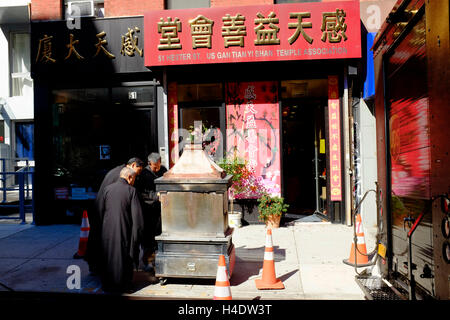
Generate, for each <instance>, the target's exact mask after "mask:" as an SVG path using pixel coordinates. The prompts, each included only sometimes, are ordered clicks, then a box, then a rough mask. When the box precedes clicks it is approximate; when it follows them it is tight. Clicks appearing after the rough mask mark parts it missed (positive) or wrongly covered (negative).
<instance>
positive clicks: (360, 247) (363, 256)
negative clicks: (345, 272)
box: [343, 213, 371, 267]
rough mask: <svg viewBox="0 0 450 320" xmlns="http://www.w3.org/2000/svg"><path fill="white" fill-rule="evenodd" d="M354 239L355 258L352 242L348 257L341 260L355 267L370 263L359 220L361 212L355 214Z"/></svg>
mask: <svg viewBox="0 0 450 320" xmlns="http://www.w3.org/2000/svg"><path fill="white" fill-rule="evenodd" d="M355 228H356V237H357V238H356V239H357V246H356V248H357V250H356V259H355V242H352V248H351V249H350V258H348V259H345V260H344V261H343V262H344V263H345V264H348V265H350V266H355V264H356V266H357V267H367V266H369V265H371V263H369V257H368V256H367V248H366V241H365V239H364V230H363V225H362V221H361V214H359V213H358V214H357V215H356V225H355Z"/></svg>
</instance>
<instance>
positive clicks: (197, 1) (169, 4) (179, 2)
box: [165, 0, 211, 9]
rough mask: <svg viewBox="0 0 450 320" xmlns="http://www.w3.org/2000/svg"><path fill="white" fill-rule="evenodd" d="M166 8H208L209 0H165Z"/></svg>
mask: <svg viewBox="0 0 450 320" xmlns="http://www.w3.org/2000/svg"><path fill="white" fill-rule="evenodd" d="M165 5H166V6H165V7H166V9H189V8H209V7H210V6H211V1H210V0H189V1H186V0H166V1H165Z"/></svg>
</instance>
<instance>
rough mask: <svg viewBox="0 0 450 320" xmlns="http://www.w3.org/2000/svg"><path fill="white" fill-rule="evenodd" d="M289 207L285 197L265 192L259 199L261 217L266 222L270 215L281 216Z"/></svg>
mask: <svg viewBox="0 0 450 320" xmlns="http://www.w3.org/2000/svg"><path fill="white" fill-rule="evenodd" d="M288 207H289V205H288V204H286V203H284V198H282V197H278V196H273V195H270V194H268V193H265V194H263V195H262V196H261V197H260V198H259V199H258V211H259V219H260V220H261V221H264V222H266V221H267V220H268V219H269V217H270V216H280V217H281V215H283V213H284V212H286V211H287V209H288Z"/></svg>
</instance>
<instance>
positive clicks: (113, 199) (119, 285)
mask: <svg viewBox="0 0 450 320" xmlns="http://www.w3.org/2000/svg"><path fill="white" fill-rule="evenodd" d="M99 210H100V213H101V215H102V216H103V225H102V231H101V232H102V233H101V240H102V242H101V243H102V268H101V275H102V282H103V285H104V289H105V290H106V291H116V290H118V291H123V290H126V289H127V287H128V286H129V285H130V284H131V281H132V279H133V264H134V265H136V267H137V265H138V263H139V245H140V243H141V242H142V236H143V227H144V222H143V216H142V209H141V203H140V201H139V198H138V194H137V191H136V189H135V188H134V187H133V186H130V185H129V184H128V183H127V181H126V180H125V179H123V178H119V180H118V181H117V182H115V183H113V184H110V185H109V186H106V187H105V189H104V191H103V193H102V198H101V199H100V201H99Z"/></svg>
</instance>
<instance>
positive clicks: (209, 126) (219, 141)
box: [177, 83, 225, 160]
mask: <svg viewBox="0 0 450 320" xmlns="http://www.w3.org/2000/svg"><path fill="white" fill-rule="evenodd" d="M177 95H178V105H179V108H180V114H179V118H180V119H179V120H180V122H179V123H180V129H182V130H180V146H179V147H180V150H182V149H183V146H184V144H185V143H187V139H188V138H189V132H190V131H192V130H193V129H194V126H195V124H196V123H195V122H196V121H201V123H202V132H203V144H204V146H205V150H206V151H207V152H208V153H209V154H210V155H211V156H212V157H213V158H214V159H216V160H218V159H220V158H221V157H223V152H224V138H225V137H224V132H225V106H224V103H223V101H224V99H223V91H222V84H221V83H206V84H205V83H203V84H180V85H178V87H177Z"/></svg>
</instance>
